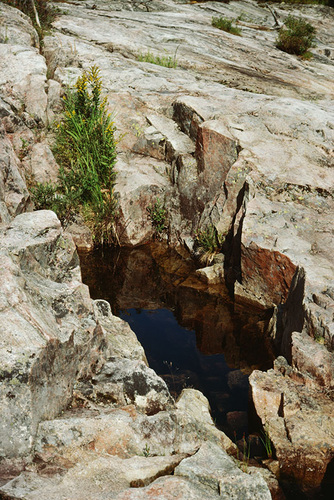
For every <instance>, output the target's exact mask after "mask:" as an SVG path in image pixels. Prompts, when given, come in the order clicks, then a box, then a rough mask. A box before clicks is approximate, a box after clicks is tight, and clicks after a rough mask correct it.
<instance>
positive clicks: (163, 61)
mask: <svg viewBox="0 0 334 500" xmlns="http://www.w3.org/2000/svg"><path fill="white" fill-rule="evenodd" d="M178 48H179V47H177V48H176V50H175V53H174V56H171V55H168V54H166V55H161V54H158V55H154V54H153V53H152V52H151V51H150V50H148V51H147V52H146V54H138V56H137V59H138V61H139V62H148V63H151V64H157V65H158V66H164V67H165V68H176V66H177V60H176V54H177V51H178Z"/></svg>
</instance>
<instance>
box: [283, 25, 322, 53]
mask: <svg viewBox="0 0 334 500" xmlns="http://www.w3.org/2000/svg"><path fill="white" fill-rule="evenodd" d="M315 33H316V30H315V28H314V26H312V25H311V24H309V23H307V22H306V21H304V19H299V18H297V17H293V16H291V15H289V16H288V17H287V18H286V20H285V22H284V26H283V27H282V28H281V29H280V31H279V35H278V39H277V40H276V47H277V48H278V49H280V50H283V52H287V53H288V54H295V55H298V56H304V57H308V56H310V53H309V52H308V49H310V48H311V47H312V46H313V45H314V38H315Z"/></svg>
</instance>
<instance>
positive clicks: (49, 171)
mask: <svg viewBox="0 0 334 500" xmlns="http://www.w3.org/2000/svg"><path fill="white" fill-rule="evenodd" d="M22 163H23V169H24V171H25V173H26V176H28V177H29V178H30V179H32V180H33V181H34V182H40V183H42V184H45V183H47V182H49V183H52V184H55V183H56V182H57V180H58V171H59V167H58V164H57V162H56V160H55V158H54V156H53V154H52V151H51V149H50V147H49V145H48V141H47V140H43V141H42V142H37V143H35V144H33V145H32V146H31V150H30V152H29V154H28V156H27V157H26V158H25V159H24V161H23V162H22Z"/></svg>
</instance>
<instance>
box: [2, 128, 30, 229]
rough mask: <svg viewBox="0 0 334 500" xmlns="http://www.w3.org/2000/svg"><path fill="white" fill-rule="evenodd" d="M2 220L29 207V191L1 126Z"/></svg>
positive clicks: (6, 221) (8, 218)
mask: <svg viewBox="0 0 334 500" xmlns="http://www.w3.org/2000/svg"><path fill="white" fill-rule="evenodd" d="M0 207H1V208H0V222H5V223H8V222H9V221H10V220H11V218H12V217H15V215H18V214H19V213H21V212H23V211H25V210H26V209H28V208H29V193H28V190H27V187H26V184H25V179H24V177H23V175H22V173H21V171H20V167H19V160H18V158H17V156H16V155H15V152H14V149H13V146H12V144H11V142H10V141H9V139H8V138H7V136H6V133H5V131H4V130H3V128H2V127H1V126H0Z"/></svg>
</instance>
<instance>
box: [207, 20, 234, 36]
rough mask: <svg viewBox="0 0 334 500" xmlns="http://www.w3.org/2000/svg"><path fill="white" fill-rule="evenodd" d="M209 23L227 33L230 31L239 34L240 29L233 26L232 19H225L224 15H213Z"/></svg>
mask: <svg viewBox="0 0 334 500" xmlns="http://www.w3.org/2000/svg"><path fill="white" fill-rule="evenodd" d="M211 24H212V26H214V28H218V29H220V30H223V31H227V32H228V33H232V35H238V36H240V35H241V29H240V28H237V27H236V26H233V21H232V20H231V19H226V18H224V17H213V18H212V21H211Z"/></svg>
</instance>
